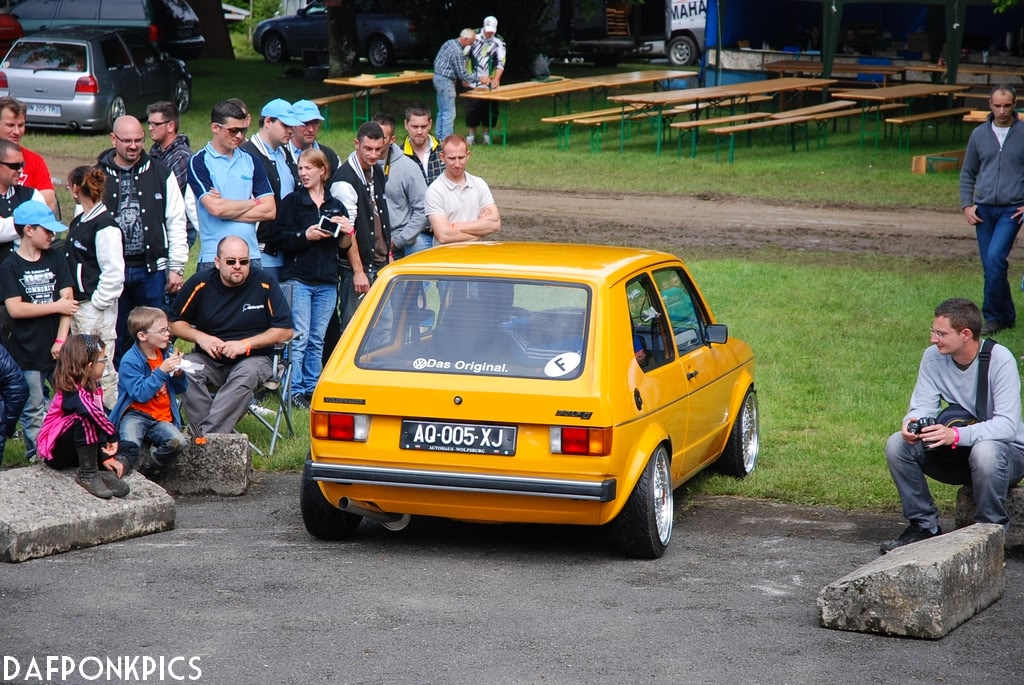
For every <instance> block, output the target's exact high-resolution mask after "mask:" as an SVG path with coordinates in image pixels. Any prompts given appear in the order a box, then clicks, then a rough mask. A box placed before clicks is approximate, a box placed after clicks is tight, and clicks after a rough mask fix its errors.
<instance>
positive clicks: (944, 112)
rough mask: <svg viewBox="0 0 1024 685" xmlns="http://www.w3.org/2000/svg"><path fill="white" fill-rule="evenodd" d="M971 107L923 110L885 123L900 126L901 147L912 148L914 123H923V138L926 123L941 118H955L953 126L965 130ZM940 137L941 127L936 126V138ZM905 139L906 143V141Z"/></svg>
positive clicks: (890, 119) (922, 136)
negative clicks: (965, 119) (965, 121)
mask: <svg viewBox="0 0 1024 685" xmlns="http://www.w3.org/2000/svg"><path fill="white" fill-rule="evenodd" d="M970 112H971V108H970V107H954V108H953V109H941V110H938V111H935V112H922V113H921V114H908V115H905V116H899V117H891V118H887V119H886V120H885V123H887V124H890V125H892V126H895V127H898V134H899V141H898V142H899V149H901V150H903V149H906V150H909V149H910V133H911V129H912V128H913V126H914V124H921V139H922V140H924V125H925V122H928V121H939V120H941V119H953V127H954V128H956V127H957V126H959V127H960V131H961V133H962V132H963V126H964V120H963V117H964V115H965V114H970ZM938 139H939V129H938V127H936V128H935V140H936V141H938ZM904 141H905V143H904Z"/></svg>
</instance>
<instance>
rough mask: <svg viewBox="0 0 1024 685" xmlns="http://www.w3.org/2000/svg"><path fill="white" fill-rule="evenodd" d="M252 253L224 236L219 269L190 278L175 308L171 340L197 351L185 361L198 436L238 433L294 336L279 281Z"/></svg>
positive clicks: (189, 410) (188, 403) (188, 407)
mask: <svg viewBox="0 0 1024 685" xmlns="http://www.w3.org/2000/svg"><path fill="white" fill-rule="evenodd" d="M200 226H202V225H201V224H200ZM250 251H251V248H250V246H249V244H248V243H247V242H246V241H245V240H243V239H241V238H239V237H236V236H228V237H226V238H223V239H222V240H221V241H220V243H219V244H218V245H217V253H216V256H215V258H214V263H215V266H214V268H213V269H207V270H205V271H200V272H198V273H196V274H195V275H194V276H192V277H191V278H190V279H188V281H186V282H185V286H184V287H183V288H182V289H181V291H180V292H179V293H178V296H177V297H176V298H175V300H174V304H173V305H172V307H171V314H170V317H169V320H170V322H171V326H170V327H171V335H174V336H176V337H178V338H180V339H182V340H187V341H189V342H193V343H195V345H196V347H195V350H194V351H193V352H191V353H189V354H187V355H185V359H186V360H188V362H189V364H188V365H186V367H185V368H186V370H187V371H188V372H189V385H188V389H187V390H186V391H185V399H184V408H185V414H186V416H187V420H188V422H189V425H191V426H192V427H193V429H194V430H196V431H198V434H199V435H205V434H207V433H230V432H231V431H232V430H234V428H235V424H236V423H238V420H239V419H240V418H242V416H243V415H244V414H245V411H246V408H247V407H248V406H249V404H250V403H251V402H252V400H253V396H254V394H255V390H256V389H257V388H259V387H260V386H261V385H262V384H263V383H264V382H265V381H266V380H267V379H269V378H270V377H271V375H272V374H273V371H274V370H273V368H272V367H273V363H272V359H271V357H272V356H273V352H274V346H275V345H277V344H279V343H284V342H287V341H288V340H291V338H292V326H293V324H292V314H291V308H290V307H289V306H288V301H287V300H286V299H285V296H284V293H283V292H281V287H280V286H279V285H278V284H277V281H276V280H274V279H273V278H269V277H268V276H267V275H266V274H264V273H263V271H261V270H259V269H253V268H252V260H251V258H250V256H249V255H250V254H251V252H250ZM211 386H212V387H214V388H217V392H216V394H215V395H211V394H210V389H209V388H210V387H211Z"/></svg>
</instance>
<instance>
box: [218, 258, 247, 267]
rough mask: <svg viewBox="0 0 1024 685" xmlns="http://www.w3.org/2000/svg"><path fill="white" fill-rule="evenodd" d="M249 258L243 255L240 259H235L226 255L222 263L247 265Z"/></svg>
mask: <svg viewBox="0 0 1024 685" xmlns="http://www.w3.org/2000/svg"><path fill="white" fill-rule="evenodd" d="M249 261H250V260H249V258H248V257H243V258H242V259H235V258H234V257H228V258H226V259H225V260H224V263H225V264H227V265H228V266H234V265H235V264H241V265H242V266H249Z"/></svg>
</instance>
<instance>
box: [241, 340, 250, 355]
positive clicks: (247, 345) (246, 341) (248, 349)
mask: <svg viewBox="0 0 1024 685" xmlns="http://www.w3.org/2000/svg"><path fill="white" fill-rule="evenodd" d="M242 342H244V343H245V356H246V357H248V356H249V354H250V353H251V352H252V345H250V344H249V339H248V338H246V339H245V340H243V341H242Z"/></svg>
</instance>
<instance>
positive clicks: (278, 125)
mask: <svg viewBox="0 0 1024 685" xmlns="http://www.w3.org/2000/svg"><path fill="white" fill-rule="evenodd" d="M301 125H302V122H301V121H299V120H298V119H296V118H295V115H294V114H292V106H291V104H290V103H289V102H288V101H287V100H282V99H281V98H277V99H276V100H271V101H270V102H268V103H267V104H266V105H264V106H263V109H262V110H261V111H260V118H259V126H260V127H259V129H258V130H257V131H256V133H254V134H253V136H252V138H250V139H249V140H247V141H245V143H243V144H242V145H241V149H242V150H245V151H246V152H248V153H249V154H250V155H252V157H253V159H255V160H256V161H258V162H260V163H261V164H262V165H263V169H264V170H265V171H266V172H267V178H268V179H269V180H270V187H271V188H273V189H274V199H275V200H276V201H277V204H278V205H280V204H281V200H283V199H284V198H285V197H286V196H287V195H289V194H291V192H292V191H294V190H295V174H294V173H293V172H292V169H291V166H290V165H289V164H288V153H287V149H288V141H289V140H291V137H292V129H293V127H295V126H301ZM273 230H274V220H273V219H268V220H266V221H261V222H260V223H259V224H258V225H257V226H256V240H258V241H259V243H260V262H261V264H262V269H263V271H264V272H265V273H268V274H270V275H271V276H273V277H274V278H275V279H277V280H281V267H282V266H283V265H284V257H283V256H282V255H280V254H278V251H277V250H275V249H273V248H271V249H269V250H268V249H267V247H266V242H267V236H268V235H269V234H270V233H272V232H273Z"/></svg>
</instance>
